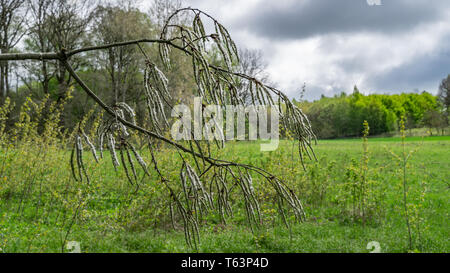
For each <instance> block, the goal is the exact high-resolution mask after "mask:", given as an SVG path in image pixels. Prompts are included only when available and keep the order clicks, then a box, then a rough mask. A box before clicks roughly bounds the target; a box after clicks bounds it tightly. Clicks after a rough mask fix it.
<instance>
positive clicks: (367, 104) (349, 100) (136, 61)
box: [0, 0, 450, 139]
mask: <svg viewBox="0 0 450 273" xmlns="http://www.w3.org/2000/svg"><path fill="white" fill-rule="evenodd" d="M0 6H1V7H2V16H0V17H1V18H2V20H1V22H0V30H1V31H0V33H1V35H0V50H1V53H13V52H52V51H54V52H58V51H60V50H61V49H63V48H64V49H66V50H73V49H77V48H80V47H86V46H96V45H101V44H110V43H115V42H120V41H125V40H133V39H139V38H142V37H149V38H157V37H158V33H159V32H160V30H161V28H162V26H163V24H164V20H165V18H167V16H168V15H169V14H171V13H172V12H173V11H175V10H176V9H178V8H180V7H181V6H182V1H164V0H154V1H153V2H152V5H151V8H150V9H149V10H147V11H141V10H140V9H139V8H138V6H137V5H136V3H135V2H134V1H117V2H111V1H107V2H106V1H93V0H82V1H76V2H73V3H72V2H67V1H64V0H0ZM190 19H192V18H186V17H181V16H179V17H178V18H176V21H177V22H178V23H179V24H181V25H186V26H188V24H189V23H188V22H189V21H190ZM142 47H143V49H144V50H145V51H146V52H147V54H148V55H149V58H150V59H152V60H155V62H156V64H157V65H158V66H161V65H162V64H160V61H159V56H158V54H159V53H158V47H157V46H155V45H142ZM210 52H211V53H210V55H209V56H207V59H208V61H209V62H210V63H212V64H214V63H216V62H218V61H220V52H219V51H218V50H217V49H215V50H214V49H212V50H211V51H210ZM171 55H172V56H170V58H171V59H172V60H173V64H172V67H171V69H170V70H169V71H167V73H166V76H167V78H168V83H169V91H170V92H171V95H172V98H173V99H172V101H171V103H172V104H176V103H180V102H183V103H186V104H191V103H192V98H193V97H194V94H195V93H196V92H197V90H196V87H195V86H196V85H195V80H194V77H193V72H192V68H191V61H190V59H189V58H188V57H187V56H185V55H184V54H182V53H180V52H175V51H174V52H172V53H171ZM239 55H240V56H239V57H240V63H239V64H238V63H233V66H234V67H233V68H234V69H235V70H236V71H238V72H240V73H244V74H247V75H249V76H251V77H255V78H258V79H260V80H261V82H265V83H269V82H270V78H269V76H268V73H267V72H266V68H267V64H266V63H265V61H264V58H263V55H262V53H261V52H259V51H256V50H249V49H244V50H240V51H239ZM72 65H73V66H74V67H75V69H76V70H77V72H78V73H79V75H80V76H81V78H82V79H83V80H84V81H85V82H86V83H87V84H88V85H89V86H91V87H92V89H93V90H95V91H96V93H97V95H98V96H99V97H100V98H102V99H103V101H105V102H106V103H108V104H116V103H118V102H121V101H123V102H125V101H127V102H129V103H130V106H131V107H133V108H134V109H135V111H136V119H137V121H138V122H139V123H140V124H145V122H146V121H145V119H146V115H145V111H146V107H145V96H144V90H143V89H142V82H143V78H144V76H143V73H144V68H145V61H144V59H143V58H142V56H141V52H140V50H139V48H138V47H120V48H111V49H109V50H103V51H101V53H100V54H92V53H85V54H81V55H79V56H78V57H77V58H74V59H73V60H72ZM0 66H1V69H0V102H1V103H2V104H3V102H4V101H5V100H6V98H9V101H11V102H12V104H13V105H14V107H13V110H12V112H11V115H10V116H9V117H8V118H9V120H8V124H9V125H12V124H14V123H15V122H17V120H18V118H19V112H20V111H21V107H22V105H23V103H24V102H25V101H26V100H27V98H29V99H31V100H32V101H34V102H35V103H37V104H39V103H41V102H42V101H48V103H47V106H46V107H45V109H43V112H44V114H45V112H46V111H47V110H48V107H49V106H50V104H51V102H55V103H56V104H59V105H63V102H64V111H63V114H62V121H61V122H62V124H61V125H62V128H66V129H71V128H75V125H76V124H77V122H79V121H80V120H81V119H82V118H83V117H84V116H85V115H86V114H87V113H88V112H89V110H90V109H92V107H93V106H94V102H93V101H91V100H89V99H88V97H87V96H86V95H85V94H84V92H82V91H81V89H80V87H78V86H77V85H76V84H75V81H74V79H73V78H72V77H71V76H70V75H69V74H68V72H67V71H66V69H65V68H64V66H62V65H61V64H60V63H59V62H58V61H43V62H37V61H20V62H0ZM275 84H276V83H275ZM437 84H438V83H437ZM449 86H450V75H449V76H448V77H447V78H446V79H443V81H442V83H441V85H440V91H439V94H438V96H434V95H432V94H430V93H428V92H426V91H424V92H422V93H421V94H416V93H410V94H399V95H376V94H373V95H368V96H366V95H363V94H362V93H361V92H359V90H358V89H357V87H356V86H355V89H354V91H353V93H352V94H349V95H348V94H346V93H341V94H340V95H336V96H334V97H324V96H322V98H321V99H320V100H317V101H314V102H309V101H304V100H303V99H302V96H303V95H304V91H305V90H304V89H303V91H302V92H303V95H301V96H300V99H299V101H296V100H295V99H294V100H293V101H294V103H295V104H296V105H297V106H299V107H300V108H301V109H302V110H303V111H304V112H305V114H306V115H307V116H308V117H309V119H310V121H311V125H312V128H313V129H314V131H315V133H316V135H317V137H318V138H325V139H328V138H341V137H355V136H361V134H362V124H363V122H364V120H367V121H368V122H369V124H370V125H371V132H372V134H374V135H380V134H384V133H389V132H392V131H397V130H398V127H399V126H398V125H399V121H400V119H401V117H402V116H404V117H405V120H406V127H407V129H413V128H422V127H425V128H428V129H434V132H433V130H430V133H431V134H433V133H434V134H445V128H447V127H448V123H449V122H448V105H449V96H448V90H449ZM238 87H239V88H238V89H239V90H238V91H239V95H240V96H241V97H243V98H244V101H249V100H250V96H249V92H248V87H249V86H247V85H246V84H244V83H241V84H238ZM70 93H71V94H72V96H70V95H69V94H70ZM67 96H70V100H66V99H67ZM47 98H48V99H47ZM95 111H97V110H95ZM167 114H168V115H170V113H167ZM93 116H96V114H94V115H93Z"/></svg>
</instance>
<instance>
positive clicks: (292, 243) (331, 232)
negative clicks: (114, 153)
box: [0, 136, 450, 253]
mask: <svg viewBox="0 0 450 273" xmlns="http://www.w3.org/2000/svg"><path fill="white" fill-rule="evenodd" d="M401 140H402V139H401V138H368V139H366V140H362V139H360V138H357V139H345V140H319V141H318V143H317V145H315V146H314V150H315V153H316V157H317V160H306V161H305V169H306V170H304V169H303V167H302V165H301V163H300V161H299V157H298V154H297V150H296V149H295V147H294V146H295V145H293V144H294V143H293V142H292V141H289V140H283V141H281V143H280V147H279V148H278V149H277V150H275V151H273V152H260V150H259V148H260V143H259V142H247V141H243V142H228V143H227V144H226V147H225V149H222V150H214V151H213V153H214V155H215V156H217V157H221V158H223V159H228V160H234V161H237V162H240V163H248V164H253V165H255V166H259V167H262V168H265V169H266V170H268V171H269V172H272V173H273V174H274V175H276V176H278V177H280V178H282V179H284V181H285V182H286V183H287V184H288V185H289V186H290V187H291V188H292V189H294V190H295V192H296V193H297V194H298V196H299V197H300V199H301V201H302V202H303V206H304V208H305V210H306V221H305V222H304V223H292V225H291V226H290V228H287V227H286V226H285V225H284V224H283V221H282V220H281V219H280V217H279V216H278V213H277V208H276V203H275V200H273V198H272V197H273V193H272V192H271V190H270V188H269V187H267V186H266V185H264V184H262V183H261V184H260V183H259V180H258V179H257V178H255V180H254V187H255V191H256V193H257V197H258V200H259V201H260V204H261V212H262V215H263V224H262V225H261V227H259V228H258V229H257V230H255V231H254V232H252V231H251V229H250V227H249V225H248V223H247V221H246V216H245V211H244V209H243V204H242V200H240V199H239V198H238V197H236V198H235V199H234V200H233V202H232V206H233V209H234V215H233V216H232V217H229V218H227V223H226V224H225V223H223V222H222V221H221V219H220V217H219V215H215V214H214V213H212V214H210V215H208V216H207V218H206V219H204V221H203V224H202V225H201V227H200V239H201V241H200V244H199V246H198V249H192V248H190V247H189V246H188V245H187V244H186V242H185V236H184V233H183V228H182V225H181V222H180V221H172V218H171V217H170V204H169V202H168V198H167V195H168V193H167V189H165V188H164V186H163V185H162V184H161V182H160V181H159V180H158V179H157V176H156V174H155V173H154V172H151V174H152V175H153V176H152V177H148V176H144V175H143V173H142V172H140V173H138V174H139V176H140V177H142V180H141V181H140V187H139V189H136V187H135V186H133V185H130V184H129V182H128V180H127V179H126V175H125V173H124V171H123V170H122V169H119V170H118V171H117V172H116V171H114V168H113V166H112V164H111V162H110V159H108V154H107V153H105V157H106V158H104V159H103V160H101V161H100V162H99V163H96V162H95V161H94V160H86V167H87V170H88V173H89V175H90V183H89V184H88V183H87V182H86V181H84V182H77V181H75V180H74V179H73V177H72V175H71V170H70V164H69V158H70V151H68V150H66V149H63V148H61V147H63V146H64V143H60V142H58V143H50V142H42V143H39V142H37V141H28V142H22V143H21V144H20V145H17V144H16V145H14V146H12V145H4V146H2V148H1V150H0V253H1V252H69V251H70V249H67V243H68V242H70V241H76V242H79V243H80V249H81V252H90V253H91V252H195V251H198V252H363V253H367V252H369V251H370V249H367V248H366V247H367V244H368V243H369V242H371V241H376V242H378V243H379V244H380V251H381V252H449V251H450V242H449V238H450V234H449V230H450V229H449V227H450V223H449V211H450V210H449V200H450V192H449V190H450V188H449V187H450V153H449V151H450V137H445V136H444V137H412V138H406V139H405V142H404V143H402V141H401ZM145 149H146V148H145V146H144V147H142V150H141V151H142V153H143V156H144V158H145V159H146V160H147V159H148V158H149V155H148V154H146V153H145ZM403 149H405V151H406V152H407V153H408V154H409V152H410V151H412V153H411V156H410V159H409V161H408V163H407V165H406V166H405V169H403V164H402V161H401V156H402V152H403V151H404V150H403ZM87 154H88V152H86V156H87V157H88V156H91V155H87ZM156 156H157V157H158V159H159V162H160V163H159V164H160V168H161V170H163V171H164V172H165V173H166V174H167V175H168V177H169V178H170V179H173V183H177V179H179V178H178V177H179V166H178V165H179V164H181V163H180V160H179V159H177V158H178V157H177V156H176V152H175V151H174V150H173V149H172V148H170V147H165V146H164V145H160V147H159V149H158V152H157V155H156ZM404 170H405V173H404V172H403V171H404ZM403 178H406V180H405V181H406V185H407V192H406V194H407V195H406V197H407V199H406V200H407V208H408V220H409V225H410V230H411V235H412V237H411V244H412V245H411V246H410V243H409V238H408V228H407V224H406V222H405V209H404V203H403V197H404V195H403V194H404V192H403ZM205 180H207V178H205ZM362 183H364V187H362V185H363V184H362ZM176 219H177V216H175V220H176Z"/></svg>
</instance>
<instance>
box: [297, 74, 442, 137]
mask: <svg viewBox="0 0 450 273" xmlns="http://www.w3.org/2000/svg"><path fill="white" fill-rule="evenodd" d="M448 82H450V75H449V77H448V78H447V79H445V80H443V81H442V85H441V90H442V91H440V93H439V95H438V96H434V95H432V94H430V93H428V92H426V91H423V92H422V93H420V94H418V93H402V94H393V95H389V94H370V95H364V94H362V93H361V92H360V91H359V90H358V88H357V87H356V86H355V88H354V90H353V93H351V94H346V93H344V92H342V93H341V94H340V95H336V96H334V97H325V96H322V98H321V99H320V100H316V101H314V102H308V101H301V100H300V102H299V101H296V100H295V99H294V103H295V104H297V106H299V107H300V108H301V109H302V110H303V111H304V112H305V114H306V115H307V116H308V118H309V119H310V121H311V125H312V128H313V129H314V132H315V133H316V135H317V137H318V138H323V139H330V138H342V137H356V136H361V135H362V132H363V127H362V124H363V122H364V121H365V120H366V121H367V122H368V123H369V124H370V130H371V134H372V135H381V134H385V133H391V132H395V131H398V129H399V124H400V120H401V118H402V117H404V119H405V123H406V124H405V126H406V128H407V129H409V130H411V129H414V128H427V129H428V130H429V134H430V135H433V134H437V135H441V134H442V135H444V134H445V133H446V128H447V127H448V112H447V109H448V99H447V105H446V104H445V96H443V95H442V94H443V93H444V92H443V91H444V85H445V84H446V85H447V86H448V85H449V84H448ZM447 88H448V87H447ZM447 92H448V91H447ZM447 96H448V95H447Z"/></svg>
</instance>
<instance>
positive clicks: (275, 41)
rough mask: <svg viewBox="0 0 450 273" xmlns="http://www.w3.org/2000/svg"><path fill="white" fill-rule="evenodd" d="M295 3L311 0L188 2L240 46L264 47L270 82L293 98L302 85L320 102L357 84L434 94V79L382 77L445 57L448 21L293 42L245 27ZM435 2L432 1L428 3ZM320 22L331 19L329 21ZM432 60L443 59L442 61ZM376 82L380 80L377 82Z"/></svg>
mask: <svg viewBox="0 0 450 273" xmlns="http://www.w3.org/2000/svg"><path fill="white" fill-rule="evenodd" d="M333 1H334V0H333ZM294 2H295V3H297V4H299V3H303V4H306V3H308V4H311V2H310V0H305V1H302V2H298V1H293V0H285V1H283V0H281V1H264V0H248V1H238V0H228V1H226V0H217V1H211V0H209V1H206V0H191V1H187V4H188V5H190V6H192V7H198V8H200V9H202V10H204V11H206V12H208V13H210V14H211V15H213V16H214V17H216V19H218V20H219V21H221V22H222V23H223V24H224V25H225V26H226V27H228V28H229V30H230V33H231V35H232V37H233V38H234V39H235V40H236V42H237V44H238V46H239V47H247V48H253V49H261V50H262V51H263V53H264V56H265V58H266V61H267V63H268V72H269V74H270V76H271V78H272V80H273V81H275V82H276V83H277V85H278V86H279V87H280V88H282V89H283V90H284V91H285V92H286V93H288V94H289V95H290V96H295V95H296V91H298V90H299V89H300V88H301V86H302V84H303V82H306V84H307V90H308V92H310V93H309V94H307V95H308V97H309V98H318V97H319V96H320V94H325V95H333V94H336V93H339V92H341V91H346V92H351V91H352V89H353V86H354V85H355V84H356V85H358V87H359V89H360V90H362V91H363V92H364V91H377V92H391V91H399V90H392V88H396V89H400V88H403V89H404V90H400V91H413V90H414V89H416V88H417V89H420V90H424V89H427V90H429V91H431V92H436V90H437V84H438V83H437V82H436V85H433V84H431V83H432V82H433V81H435V80H436V79H434V78H433V79H431V78H429V79H428V80H424V81H422V82H418V81H413V80H412V81H411V84H409V85H408V83H403V84H399V85H398V86H395V84H394V85H393V84H392V78H394V79H395V75H389V78H390V79H389V80H390V81H391V83H389V84H388V83H386V84H384V83H383V81H382V79H383V77H384V78H386V75H387V74H389V73H390V72H395V73H398V72H399V71H401V69H403V68H404V69H408V65H410V64H413V67H415V68H417V67H419V68H420V65H417V64H414V62H418V61H420V60H424V59H426V58H428V56H433V54H434V55H436V54H442V53H445V52H446V51H445V49H448V48H449V45H448V41H449V39H447V40H446V37H449V36H450V21H449V20H444V21H442V20H441V19H438V18H437V19H436V20H432V19H427V20H425V21H424V23H419V22H418V23H417V24H415V25H411V26H410V27H408V26H409V23H408V24H406V27H405V28H404V29H402V31H396V32H390V31H388V30H386V29H385V27H384V28H383V29H382V30H379V31H374V30H373V29H368V30H363V29H362V30H361V29H359V30H356V31H354V32H351V31H350V32H348V31H346V32H343V33H340V32H339V31H332V32H320V31H319V33H317V35H310V36H307V37H301V36H300V37H297V36H295V35H292V37H291V38H290V39H281V38H280V37H274V36H270V35H269V36H267V35H261V31H254V29H253V28H252V27H250V26H249V25H248V24H247V23H248V21H247V20H248V18H250V17H251V16H254V13H255V11H257V10H258V8H261V7H262V8H263V9H264V10H266V11H267V10H269V11H271V10H274V11H275V10H276V11H277V12H279V13H282V12H283V10H286V9H287V8H289V7H290V6H292V4H293V3H294ZM432 2H433V1H430V5H432ZM440 3H442V2H440ZM383 4H384V3H383ZM411 5H412V3H411ZM422 5H423V3H422ZM297 6H298V5H297ZM444 7H445V5H444ZM297 8H298V7H297ZM327 12H339V11H338V10H336V11H327ZM263 14H264V13H263ZM448 14H449V15H450V5H448ZM447 18H448V17H447ZM282 19H283V18H280V20H282ZM259 20H264V18H262V19H261V18H260V19H259ZM317 20H327V18H318V19H317ZM408 20H410V19H408ZM356 23H358V22H355V24H356ZM399 24H400V23H399ZM280 25H282V24H280ZM280 31H282V30H281V29H280ZM446 41H447V43H446ZM434 57H435V59H436V60H439V57H437V58H436V56H434ZM433 69H438V70H440V71H436V75H439V73H441V74H442V73H443V71H445V69H448V68H443V67H441V68H439V67H437V68H436V67H434V68H433ZM402 73H403V72H402ZM416 73H420V71H418V72H416ZM448 73H450V71H448ZM404 74H407V73H404ZM374 79H379V81H378V82H375V80H374ZM394 83H395V82H394ZM311 92H315V93H311Z"/></svg>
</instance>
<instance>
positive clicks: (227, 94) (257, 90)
mask: <svg viewBox="0 0 450 273" xmlns="http://www.w3.org/2000/svg"><path fill="white" fill-rule="evenodd" d="M185 11H186V12H193V13H194V19H193V25H192V27H186V26H180V25H174V24H171V19H172V18H174V16H175V15H176V14H178V13H180V12H185ZM202 16H205V17H206V18H208V19H211V20H212V22H213V24H214V26H215V30H216V33H212V34H206V32H205V29H204V27H203V23H202V20H201V17H202ZM171 29H173V31H170V30H171ZM142 43H149V44H159V53H160V58H161V61H162V62H163V64H164V65H165V66H166V67H167V68H169V67H170V58H169V54H170V51H171V50H174V49H175V50H179V51H181V52H184V53H185V54H186V55H187V56H189V57H190V58H191V59H192V67H193V72H194V77H195V81H196V84H197V87H198V92H199V95H200V96H201V97H202V98H203V99H204V100H205V103H211V102H214V103H216V104H218V105H227V104H231V105H233V106H237V105H239V104H244V103H243V101H242V100H241V99H240V98H239V96H238V92H237V89H236V86H235V83H236V82H237V81H239V80H243V81H248V83H249V84H248V85H247V86H248V87H249V94H250V95H251V98H252V104H253V105H255V106H256V105H269V106H271V107H272V110H273V111H278V112H279V113H280V115H281V118H282V122H283V125H284V127H285V128H286V130H290V131H291V132H292V133H293V134H294V135H295V137H296V138H297V140H298V142H299V153H300V157H301V159H302V163H303V155H302V153H303V152H306V154H307V155H308V156H309V157H312V156H314V152H313V150H312V147H311V141H312V140H313V139H314V134H313V132H312V130H311V126H310V124H309V121H308V119H307V117H306V116H305V115H304V114H303V112H302V111H301V110H300V109H299V108H297V107H296V106H295V105H293V104H292V103H291V102H290V100H289V98H288V97H287V96H286V95H285V94H283V93H282V92H281V91H279V90H277V89H275V88H273V87H270V86H267V85H265V84H263V83H262V82H261V81H259V80H258V79H255V78H253V77H250V76H248V75H245V74H242V73H238V72H234V71H233V62H238V61H239V58H238V53H237V49H236V46H235V44H234V42H233V40H232V39H231V37H230V35H229V33H228V31H227V30H226V28H225V27H224V26H222V25H221V24H220V23H219V22H218V21H217V20H215V19H214V18H212V17H211V16H210V15H208V14H206V13H204V12H202V11H200V10H198V9H191V8H185V9H181V10H178V11H176V12H175V13H174V14H173V15H172V16H170V17H169V18H168V20H167V21H166V24H165V26H164V28H163V30H162V33H161V37H160V39H139V40H132V41H124V42H118V43H112V44H107V45H100V46H92V47H85V48H80V49H76V50H72V51H66V50H64V49H63V50H61V51H60V52H53V53H17V54H0V60H41V61H43V60H58V61H59V62H60V63H61V64H62V65H63V66H64V67H65V68H66V70H67V71H68V73H69V74H70V76H71V77H72V78H73V79H74V80H75V81H76V82H77V83H78V85H79V86H80V87H81V88H82V90H83V91H84V92H85V93H86V94H87V95H88V96H89V97H90V98H91V99H93V100H94V101H95V102H96V103H97V104H98V105H99V106H100V107H101V108H102V109H103V110H104V111H105V112H106V113H107V114H108V115H109V119H106V120H105V122H104V124H103V125H102V126H101V130H100V135H99V139H100V151H102V149H103V139H104V138H106V140H107V146H108V148H109V149H110V152H111V157H112V161H113V165H114V167H115V168H116V169H117V167H118V166H120V164H122V167H123V168H124V170H125V172H126V175H127V178H128V180H129V181H130V183H131V184H133V185H134V183H136V184H137V178H136V177H137V176H136V169H135V166H134V163H133V162H134V160H133V157H134V159H135V160H137V162H138V163H139V165H141V167H142V169H143V170H144V172H145V174H147V175H148V170H147V165H146V163H145V162H144V160H143V159H142V158H141V156H140V155H139V152H138V151H137V150H136V149H134V147H133V145H132V144H131V143H130V142H129V140H128V138H129V136H130V135H129V133H128V130H127V129H131V130H135V131H137V132H139V133H141V134H144V135H146V136H148V138H149V148H150V152H151V156H152V163H153V165H154V168H155V170H156V172H157V173H158V176H159V177H160V179H161V181H162V183H163V184H164V185H165V186H166V188H167V190H168V191H169V193H170V198H171V200H172V202H173V203H174V204H175V205H176V207H177V209H178V212H179V213H180V215H181V216H182V219H183V223H184V229H185V234H186V240H187V242H188V244H190V245H194V246H197V244H198V226H199V217H201V216H202V215H204V214H207V213H208V211H210V210H212V209H218V210H219V211H220V213H221V215H222V219H223V221H225V214H227V215H229V214H231V211H232V210H231V206H230V204H229V201H230V199H231V198H232V197H231V193H232V192H233V191H238V190H239V191H240V194H241V195H242V196H243V202H244V206H245V209H246V212H247V218H248V221H249V224H250V226H251V227H252V229H253V227H254V226H258V225H259V224H261V223H260V221H261V217H260V214H261V212H260V209H259V203H258V198H257V195H256V193H255V192H254V189H253V184H252V183H253V182H252V176H251V173H255V174H257V175H259V176H261V177H262V178H263V181H265V182H266V183H268V185H270V186H271V187H272V188H273V190H274V192H275V193H276V195H275V198H276V203H277V205H278V207H279V212H280V216H281V217H282V218H283V220H284V222H285V223H286V225H289V224H288V221H287V218H286V215H285V206H286V205H287V208H289V209H291V211H292V212H293V214H294V215H295V218H296V219H297V220H298V221H303V220H304V218H305V213H304V210H303V207H302V204H301V202H300V200H299V198H298V197H297V195H296V194H295V193H294V191H293V190H292V189H290V188H289V187H288V186H287V185H286V184H285V183H284V182H283V181H281V180H280V179H278V178H276V177H275V176H274V175H273V174H271V173H269V172H267V171H266V170H264V169H261V168H259V167H256V166H251V165H247V164H241V163H237V162H232V161H226V160H221V159H216V158H214V157H212V156H211V152H210V149H209V142H206V143H207V145H208V153H206V152H204V151H203V150H202V149H203V148H202V145H201V143H199V141H197V140H191V141H189V146H183V145H182V144H180V143H177V142H175V141H173V140H171V139H169V138H166V137H164V136H163V135H162V129H163V128H162V127H163V126H164V124H166V125H168V122H167V119H166V117H165V116H164V115H163V116H158V115H157V114H156V113H154V112H156V111H155V109H157V111H158V112H160V113H161V112H164V109H165V107H167V108H168V109H170V110H172V109H173V105H170V103H168V101H167V98H166V97H167V95H168V85H167V82H168V80H167V78H166V77H165V75H164V73H163V72H162V71H161V70H160V69H159V68H158V67H156V65H155V63H154V62H153V61H152V60H150V59H149V58H148V55H147V54H146V53H145V51H144V50H143V49H142V47H141V46H140V44H142ZM207 43H209V44H208V46H207V45H206V44H207ZM131 45H134V46H138V47H139V49H140V50H141V52H142V54H143V57H144V58H145V60H146V68H145V77H144V88H145V91H146V92H145V95H146V100H147V106H148V107H147V108H148V111H149V115H150V118H151V119H152V122H153V128H152V129H147V128H143V127H141V126H139V125H138V124H136V122H135V120H134V110H133V109H132V108H131V107H129V106H128V105H127V104H126V103H125V102H121V103H116V105H113V106H109V105H107V104H106V103H105V102H103V101H102V99H101V98H99V97H98V96H97V95H96V94H95V92H94V91H92V90H91V89H90V87H89V86H88V85H87V84H86V83H85V82H84V81H83V80H82V79H81V78H80V76H79V75H78V74H77V73H76V72H75V70H74V68H73V67H72V66H71V65H70V63H69V61H70V58H71V57H73V56H75V55H77V54H82V53H85V52H89V51H98V50H105V49H109V48H114V47H123V46H131ZM207 48H216V49H217V50H218V51H219V52H220V54H221V56H222V59H221V62H220V63H219V64H218V65H212V64H210V63H209V62H208V60H207V58H206V57H205V53H206V52H207ZM164 104H165V105H164ZM125 112H126V113H127V115H128V117H131V120H129V119H128V118H127V115H125ZM158 118H162V119H163V120H164V122H162V123H161V124H160V123H159V121H158V120H157V119H158ZM203 122H204V120H203ZM83 139H84V141H85V142H86V144H87V147H89V149H91V150H93V154H94V155H96V153H95V147H94V145H93V144H92V143H91V141H90V140H89V138H86V136H85V134H84V133H83V131H82V129H81V128H79V130H78V134H77V136H76V139H75V141H76V143H75V145H74V150H73V152H72V156H71V160H72V161H71V162H72V164H71V166H72V171H73V173H74V176H75V177H77V176H76V173H77V172H76V171H75V168H78V177H79V180H80V181H81V180H82V177H83V176H85V177H86V180H87V181H89V178H88V177H87V172H86V169H85V167H84V164H83V160H82V150H83V147H82V140H83ZM153 140H159V141H162V142H164V143H167V144H168V145H170V146H172V147H174V148H176V149H177V151H178V154H179V156H180V158H181V159H182V161H183V164H182V167H181V171H180V182H181V188H182V189H183V190H182V191H179V192H177V190H176V189H175V188H174V187H173V186H172V185H171V184H170V183H169V181H168V180H167V179H165V178H164V176H163V172H162V171H161V170H160V169H159V167H158V162H157V160H156V157H155V155H154V147H153V145H152V141H153ZM116 145H118V146H119V148H118V151H119V154H120V159H121V160H119V159H118V156H117V154H116ZM75 152H76V154H75ZM183 153H185V154H189V155H191V156H192V157H193V159H194V161H195V163H196V164H195V165H194V166H196V167H197V171H198V172H199V174H198V173H197V171H196V170H195V169H194V168H193V167H191V166H190V164H189V162H188V160H187V159H186V158H185V157H184V156H183ZM75 155H76V160H77V164H76V166H75V164H73V160H74V158H75ZM128 167H129V169H128ZM207 174H211V177H210V179H211V180H212V181H214V183H215V190H214V188H210V191H214V192H215V195H214V196H212V195H211V194H208V192H207V191H206V188H205V185H203V183H202V179H205V177H207ZM133 180H134V182H133ZM229 183H231V185H230V184H229ZM211 185H212V183H211ZM210 187H212V186H210ZM171 211H172V210H171ZM171 214H172V213H171Z"/></svg>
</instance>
